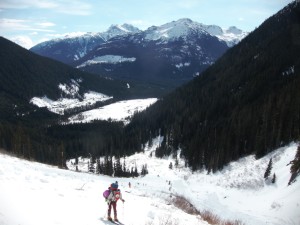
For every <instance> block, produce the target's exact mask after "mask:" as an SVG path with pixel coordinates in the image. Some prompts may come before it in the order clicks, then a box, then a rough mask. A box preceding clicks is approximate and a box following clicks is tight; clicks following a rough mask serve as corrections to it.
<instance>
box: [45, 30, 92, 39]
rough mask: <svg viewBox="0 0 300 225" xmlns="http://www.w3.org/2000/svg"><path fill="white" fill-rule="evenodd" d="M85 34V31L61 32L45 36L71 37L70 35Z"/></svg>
mask: <svg viewBox="0 0 300 225" xmlns="http://www.w3.org/2000/svg"><path fill="white" fill-rule="evenodd" d="M84 34H86V32H81V31H78V32H69V33H63V34H48V35H47V36H48V37H50V38H72V37H78V36H82V35H84Z"/></svg>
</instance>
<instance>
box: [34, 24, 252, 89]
mask: <svg viewBox="0 0 300 225" xmlns="http://www.w3.org/2000/svg"><path fill="white" fill-rule="evenodd" d="M246 35H247V33H246V32H243V31H241V30H239V29H238V28H236V27H230V28H229V29H227V30H223V29H221V28H220V27H218V26H215V25H209V26H208V25H204V24H201V23H197V22H194V21H192V20H190V19H180V20H177V21H172V22H170V23H167V24H164V25H162V26H152V27H149V28H148V29H146V30H145V31H141V30H139V29H138V28H135V27H133V26H131V25H128V24H123V25H113V26H111V27H110V28H109V29H108V30H107V31H106V32H102V33H86V34H84V35H81V36H77V37H65V38H61V39H55V40H50V41H47V42H44V43H41V44H38V45H36V46H34V47H33V48H31V49H30V50H31V51H33V52H35V53H37V54H40V55H43V56H47V57H50V58H53V59H56V60H59V61H62V62H64V63H68V64H70V65H72V66H74V67H77V68H79V69H81V70H84V71H88V72H92V73H96V74H99V75H102V76H103V75H104V76H108V77H112V78H118V79H123V80H127V81H128V80H131V81H132V80H134V81H140V82H141V81H144V82H155V83H156V84H160V85H161V84H164V85H165V86H166V87H172V88H173V87H176V86H178V85H180V84H182V83H184V82H186V81H188V80H191V79H192V78H193V77H195V76H197V75H199V74H200V73H201V72H202V71H203V70H205V69H206V68H207V67H208V66H210V65H211V64H213V63H214V62H215V61H216V60H217V59H218V58H219V57H220V56H221V55H222V54H223V53H224V52H225V51H226V50H227V49H228V48H229V47H231V46H233V45H234V44H236V43H237V42H239V41H240V40H241V39H242V38H244V37H245V36H246ZM153 65H156V66H155V67H154V66H153Z"/></svg>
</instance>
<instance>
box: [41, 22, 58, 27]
mask: <svg viewBox="0 0 300 225" xmlns="http://www.w3.org/2000/svg"><path fill="white" fill-rule="evenodd" d="M36 25H38V26H40V27H53V26H55V24H54V23H51V22H42V23H36Z"/></svg>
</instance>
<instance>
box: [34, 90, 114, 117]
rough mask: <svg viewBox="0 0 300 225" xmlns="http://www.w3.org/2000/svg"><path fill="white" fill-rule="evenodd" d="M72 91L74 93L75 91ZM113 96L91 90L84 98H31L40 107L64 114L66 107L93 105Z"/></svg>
mask: <svg viewBox="0 0 300 225" xmlns="http://www.w3.org/2000/svg"><path fill="white" fill-rule="evenodd" d="M60 88H61V89H63V88H64V86H61V87H60ZM63 90H64V89H63ZM72 93H73V94H74V92H72ZM76 93H77V92H76ZM111 98H112V97H110V96H107V95H104V94H101V93H98V92H94V91H89V92H87V93H85V94H84V96H83V99H82V100H79V99H78V98H60V99H58V100H55V101H54V100H51V99H49V98H48V97H47V96H44V97H33V98H32V99H31V100H30V103H32V104H34V105H36V106H38V107H46V108H47V109H48V110H49V111H51V112H54V113H57V114H61V115H63V114H64V110H66V109H73V108H77V107H82V106H87V105H93V104H95V103H96V102H103V101H107V100H108V99H111Z"/></svg>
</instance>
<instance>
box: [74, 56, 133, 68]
mask: <svg viewBox="0 0 300 225" xmlns="http://www.w3.org/2000/svg"><path fill="white" fill-rule="evenodd" d="M135 60H136V58H135V57H130V58H128V57H124V56H120V55H103V56H97V57H95V58H93V59H90V60H87V61H86V62H84V63H82V64H80V65H79V66H77V68H81V67H85V66H90V65H93V64H103V63H106V64H118V63H124V62H134V61H135Z"/></svg>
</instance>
